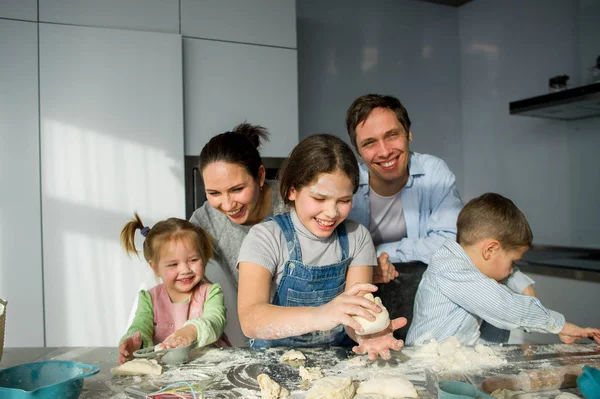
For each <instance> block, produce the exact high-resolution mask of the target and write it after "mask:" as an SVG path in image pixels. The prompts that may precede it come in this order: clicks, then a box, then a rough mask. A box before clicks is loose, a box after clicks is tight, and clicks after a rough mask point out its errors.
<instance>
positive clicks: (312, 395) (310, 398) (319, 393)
mask: <svg viewBox="0 0 600 399" xmlns="http://www.w3.org/2000/svg"><path fill="white" fill-rule="evenodd" d="M353 396H354V384H353V383H352V378H350V377H326V378H322V379H320V380H317V381H315V383H314V384H313V386H312V388H311V389H310V390H309V391H308V392H307V393H306V399H350V398H352V397H353Z"/></svg>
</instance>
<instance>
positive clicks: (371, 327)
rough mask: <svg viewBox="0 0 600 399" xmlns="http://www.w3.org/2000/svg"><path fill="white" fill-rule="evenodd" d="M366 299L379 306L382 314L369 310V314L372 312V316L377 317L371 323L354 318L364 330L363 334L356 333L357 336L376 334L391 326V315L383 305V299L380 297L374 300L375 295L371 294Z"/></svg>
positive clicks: (361, 318) (366, 295) (360, 318)
mask: <svg viewBox="0 0 600 399" xmlns="http://www.w3.org/2000/svg"><path fill="white" fill-rule="evenodd" d="M365 298H367V299H368V300H370V301H373V302H375V303H376V304H377V305H379V307H380V308H381V312H380V313H375V312H372V311H371V310H369V312H371V314H372V315H374V316H375V321H370V320H367V319H365V318H363V317H360V316H352V318H353V319H354V320H356V321H357V322H358V323H359V324H360V325H361V327H362V328H363V331H362V332H358V331H356V334H358V335H367V334H375V333H378V332H379V331H382V330H385V329H386V328H387V327H388V326H389V325H390V314H389V313H388V311H387V309H386V308H385V306H383V305H382V304H381V299H380V298H379V297H375V298H374V297H373V294H371V293H370V292H369V293H368V294H365Z"/></svg>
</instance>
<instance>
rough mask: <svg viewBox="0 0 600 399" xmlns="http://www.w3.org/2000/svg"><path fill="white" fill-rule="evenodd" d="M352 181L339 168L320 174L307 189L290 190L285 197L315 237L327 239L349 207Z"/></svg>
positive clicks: (346, 213) (345, 215)
mask: <svg viewBox="0 0 600 399" xmlns="http://www.w3.org/2000/svg"><path fill="white" fill-rule="evenodd" d="M352 191H353V186H352V182H351V181H350V179H349V178H348V176H347V175H346V174H345V173H344V172H342V171H341V170H339V169H336V170H335V171H334V172H331V173H321V174H320V175H318V176H317V178H316V179H315V180H314V181H313V182H312V183H310V184H309V185H307V186H304V187H302V188H300V189H299V190H296V189H295V188H292V189H290V192H289V194H288V198H289V199H290V201H294V208H295V209H296V214H297V215H298V218H299V219H300V222H302V224H303V225H304V227H306V228H307V229H308V230H309V231H310V232H311V233H313V234H314V235H315V236H317V237H321V238H325V237H329V236H330V235H331V233H333V231H334V230H335V228H336V227H337V226H338V225H339V224H340V223H341V222H343V221H344V219H346V217H348V214H349V213H350V209H351V208H352Z"/></svg>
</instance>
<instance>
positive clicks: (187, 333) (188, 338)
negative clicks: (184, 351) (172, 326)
mask: <svg viewBox="0 0 600 399" xmlns="http://www.w3.org/2000/svg"><path fill="white" fill-rule="evenodd" d="M197 335H198V332H197V330H196V327H195V326H193V325H191V324H188V325H187V326H185V327H182V328H180V329H179V330H177V331H175V332H174V333H173V334H171V335H169V336H168V337H167V338H166V339H165V340H164V341H163V342H162V343H161V344H160V345H161V348H160V349H169V348H183V347H186V346H189V345H190V344H191V343H192V342H194V341H195V340H196V336H197Z"/></svg>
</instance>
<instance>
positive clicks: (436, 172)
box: [377, 160, 463, 264]
mask: <svg viewBox="0 0 600 399" xmlns="http://www.w3.org/2000/svg"><path fill="white" fill-rule="evenodd" d="M427 173H428V175H431V176H433V177H434V179H435V181H434V182H433V184H432V185H431V188H425V189H424V190H425V191H426V192H425V194H424V195H428V196H429V197H430V206H429V209H428V210H427V211H428V212H429V217H428V218H427V227H426V235H425V236H424V237H406V238H403V239H402V240H400V241H396V242H389V243H383V244H381V245H379V246H378V247H377V256H380V255H381V254H382V253H383V252H386V253H387V254H388V255H389V256H390V262H394V263H395V262H410V261H417V260H418V261H421V262H423V263H427V264H429V261H430V259H431V255H433V253H434V252H435V251H436V250H437V249H438V248H440V247H441V246H442V244H443V243H444V241H446V240H447V239H449V238H450V239H454V240H455V239H456V219H457V218H458V214H459V212H460V210H461V209H462V208H463V202H462V200H461V199H460V195H459V194H458V190H457V188H456V177H455V176H454V174H453V173H452V172H451V171H450V169H449V168H448V166H446V164H445V163H444V162H443V161H441V160H440V161H439V162H438V163H436V165H435V167H433V168H431V170H429V171H428V172H427ZM413 190H417V188H414V189H413ZM407 195H408V194H407ZM415 195H416V191H415ZM403 205H404V206H405V208H404V213H405V215H406V214H407V213H408V212H421V210H420V209H409V208H408V207H407V205H408V201H403ZM416 230H417V231H420V230H421V229H420V228H419V226H417V228H416Z"/></svg>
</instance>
